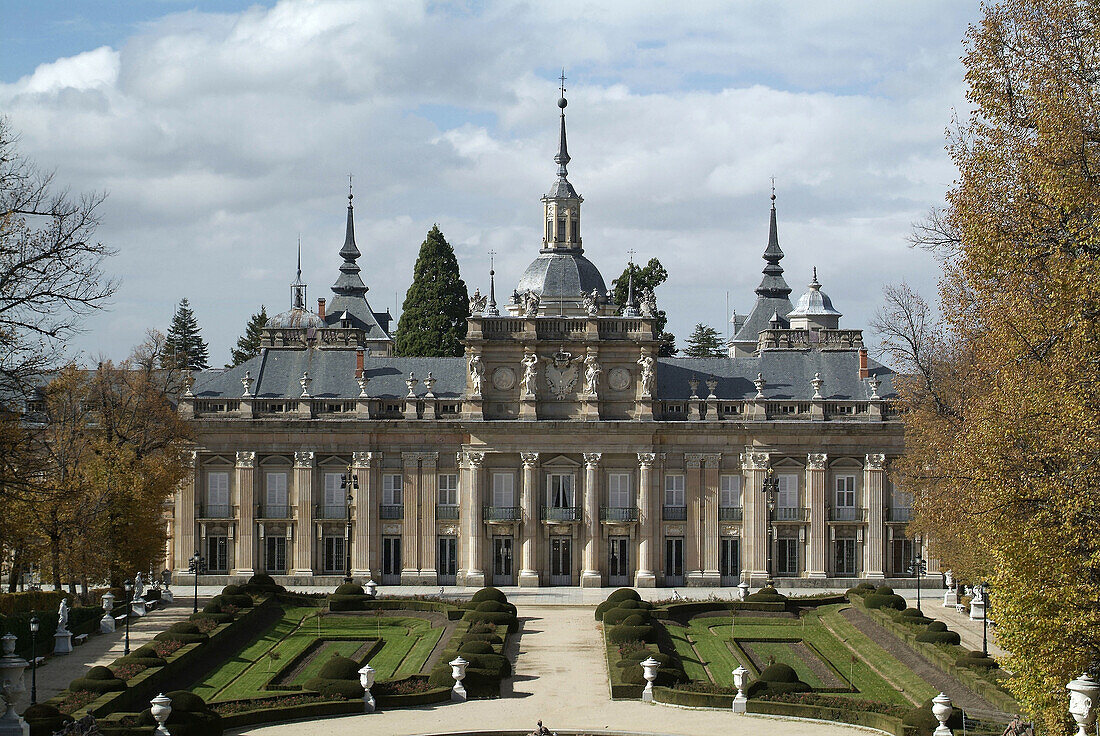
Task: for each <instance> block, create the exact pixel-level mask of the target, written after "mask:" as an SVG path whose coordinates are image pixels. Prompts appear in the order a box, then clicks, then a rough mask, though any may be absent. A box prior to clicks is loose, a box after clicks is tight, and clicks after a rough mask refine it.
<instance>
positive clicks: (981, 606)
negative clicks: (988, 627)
mask: <svg viewBox="0 0 1100 736" xmlns="http://www.w3.org/2000/svg"><path fill="white" fill-rule="evenodd" d="M970 620H971V621H984V620H985V601H983V600H981V599H980V598H975V599H974V600H972V601H970Z"/></svg>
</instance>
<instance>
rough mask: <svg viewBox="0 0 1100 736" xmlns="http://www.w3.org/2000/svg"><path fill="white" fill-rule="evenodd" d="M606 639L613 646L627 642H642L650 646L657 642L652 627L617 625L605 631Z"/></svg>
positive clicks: (655, 631) (654, 630)
mask: <svg viewBox="0 0 1100 736" xmlns="http://www.w3.org/2000/svg"><path fill="white" fill-rule="evenodd" d="M607 638H608V639H609V640H610V641H611V642H612V643H613V644H622V643H624V642H628V641H644V642H649V643H651V644H652V643H653V642H655V641H656V640H657V630H656V629H655V628H653V627H652V626H627V625H626V624H619V625H618V626H612V627H610V628H609V629H608V630H607Z"/></svg>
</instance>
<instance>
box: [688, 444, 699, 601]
mask: <svg viewBox="0 0 1100 736" xmlns="http://www.w3.org/2000/svg"><path fill="white" fill-rule="evenodd" d="M702 467H703V453H701V452H685V453H684V499H685V501H686V502H687V523H686V524H685V525H684V527H685V530H686V532H687V533H686V534H684V547H685V549H684V557H685V559H684V572H685V573H686V578H687V579H686V581H685V582H686V583H687V584H688V585H689V586H691V585H702V584H703V488H702V485H703V478H702V475H703V471H702Z"/></svg>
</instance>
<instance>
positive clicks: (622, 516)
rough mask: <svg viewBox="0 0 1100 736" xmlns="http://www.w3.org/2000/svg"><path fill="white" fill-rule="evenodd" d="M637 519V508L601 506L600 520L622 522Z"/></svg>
mask: <svg viewBox="0 0 1100 736" xmlns="http://www.w3.org/2000/svg"><path fill="white" fill-rule="evenodd" d="M637 520H638V509H637V508H635V507H633V506H631V507H628V508H624V507H621V506H601V507H600V521H603V522H608V523H612V524H614V523H624V522H631V521H637Z"/></svg>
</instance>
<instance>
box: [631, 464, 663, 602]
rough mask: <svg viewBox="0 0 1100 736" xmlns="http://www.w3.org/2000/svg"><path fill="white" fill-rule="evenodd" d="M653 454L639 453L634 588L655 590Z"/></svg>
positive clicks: (655, 517) (657, 517)
mask: <svg viewBox="0 0 1100 736" xmlns="http://www.w3.org/2000/svg"><path fill="white" fill-rule="evenodd" d="M655 458H656V455H655V454H654V453H652V452H639V453H638V566H637V571H636V572H635V573H634V587H636V588H655V587H656V586H657V576H656V575H655V574H654V572H653V546H654V542H653V528H654V520H655V519H659V518H660V517H659V515H658V516H655V515H654V513H653V489H652V484H653V461H654V459H655Z"/></svg>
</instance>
